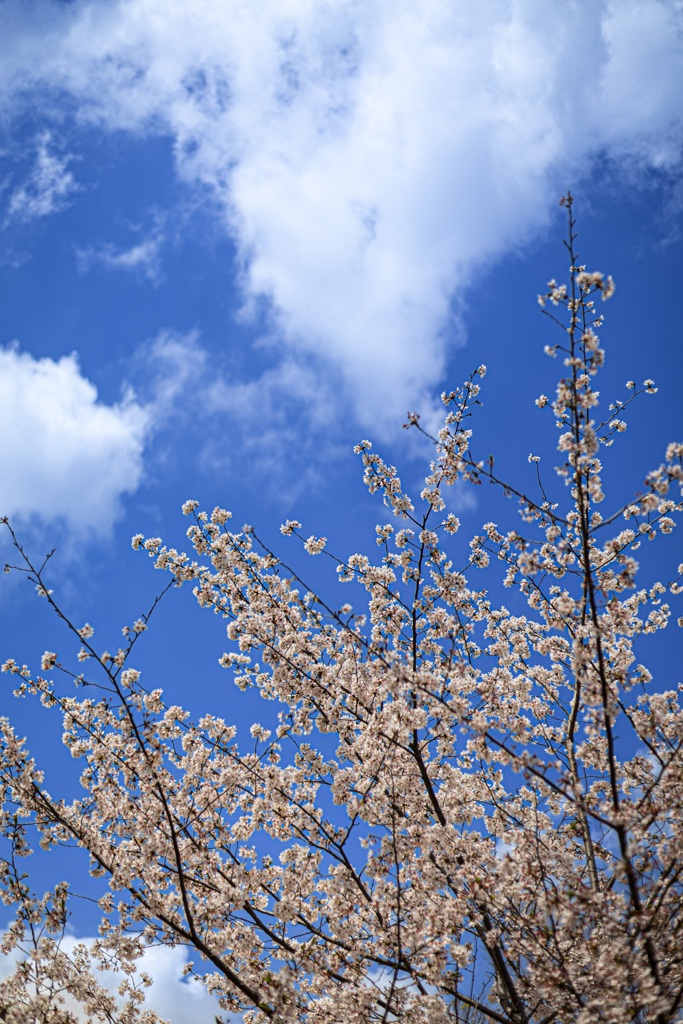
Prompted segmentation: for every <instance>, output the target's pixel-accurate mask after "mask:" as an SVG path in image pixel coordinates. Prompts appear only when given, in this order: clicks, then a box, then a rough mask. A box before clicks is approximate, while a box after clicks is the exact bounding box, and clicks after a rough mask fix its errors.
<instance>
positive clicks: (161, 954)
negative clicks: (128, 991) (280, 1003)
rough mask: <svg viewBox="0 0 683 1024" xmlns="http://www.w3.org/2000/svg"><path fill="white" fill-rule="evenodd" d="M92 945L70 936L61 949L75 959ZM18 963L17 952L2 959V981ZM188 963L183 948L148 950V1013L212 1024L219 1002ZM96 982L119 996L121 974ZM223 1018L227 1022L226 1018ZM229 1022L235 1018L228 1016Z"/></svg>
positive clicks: (102, 975) (175, 1021)
mask: <svg viewBox="0 0 683 1024" xmlns="http://www.w3.org/2000/svg"><path fill="white" fill-rule="evenodd" d="M92 942H93V940H92V939H89V938H82V939H76V938H74V937H72V936H67V937H65V938H64V939H63V940H62V943H61V948H62V950H63V951H64V952H65V953H66V954H67V955H69V956H71V955H72V953H73V949H74V947H75V946H76V944H77V943H84V944H85V945H87V946H90V945H91V944H92ZM18 959H19V957H18V954H17V952H16V951H15V952H13V953H12V954H11V956H10V957H4V958H3V959H2V961H1V962H0V980H2V978H6V977H8V976H9V975H10V974H11V973H12V972H13V970H14V967H15V964H16V962H17V960H18ZM187 961H188V956H187V951H186V950H185V949H183V948H181V947H176V948H174V949H171V948H168V947H166V946H153V947H149V948H148V949H146V950H145V952H144V953H143V955H142V957H141V958H140V960H139V961H138V965H137V966H138V972H145V973H147V974H148V975H149V976H150V977H151V979H152V985H151V986H150V987H149V988H148V989H146V991H145V1001H144V1009H147V1010H153V1011H154V1012H155V1013H157V1014H159V1016H160V1017H163V1018H164V1019H165V1020H168V1021H170V1022H171V1024H196V1022H197V1021H203V1022H206V1024H208V1022H210V1021H213V1020H214V1018H215V1017H216V1015H217V1014H220V1013H221V1011H220V1006H219V1003H218V999H217V998H216V997H215V996H213V995H211V994H210V993H209V992H207V990H206V989H205V988H204V986H203V985H201V984H200V983H199V982H197V981H195V980H194V979H188V978H186V977H184V976H183V968H184V967H185V964H186V963H187ZM96 978H97V980H98V981H99V983H100V984H101V985H102V986H103V987H104V988H105V989H108V990H109V991H110V992H111V993H112V994H114V995H116V993H117V988H118V985H119V984H120V982H121V975H120V974H116V973H114V972H113V971H97V972H96ZM67 1006H68V1008H69V1009H71V1010H72V1011H73V1012H74V1013H75V1014H76V1020H78V1021H85V1020H86V1014H85V1013H84V1012H83V1011H82V1009H80V1008H79V1007H78V1006H77V1004H76V1003H74V1002H73V1001H72V1000H67ZM221 1016H223V1017H224V1018H225V1015H224V1014H222V1015H221ZM226 1019H228V1020H232V1019H235V1018H234V1017H233V1015H232V1014H228V1015H227V1018H226Z"/></svg>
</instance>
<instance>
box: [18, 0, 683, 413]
mask: <svg viewBox="0 0 683 1024" xmlns="http://www.w3.org/2000/svg"><path fill="white" fill-rule="evenodd" d="M23 2H24V0H10V2H6V3H4V4H2V5H1V6H0V29H4V38H5V48H6V50H7V54H6V59H5V62H4V70H3V71H2V72H0V74H1V75H2V76H3V81H0V85H2V86H3V88H2V89H1V90H0V92H3V93H4V94H5V95H6V96H8V97H10V98H11V97H12V96H14V95H16V91H17V90H18V89H19V88H21V89H23V90H24V91H25V90H26V87H27V84H29V85H30V84H31V83H33V84H34V85H35V86H36V87H41V88H43V90H44V88H45V86H48V87H53V88H55V89H60V90H66V91H67V92H68V93H70V94H71V95H72V96H73V97H74V99H75V101H76V106H77V110H78V116H79V118H80V119H81V120H82V121H83V122H86V123H88V124H96V125H98V126H101V127H102V128H103V129H105V130H114V129H124V130H129V131H132V132H138V133H145V132H154V133H170V134H171V136H172V137H173V139H174V141H175V153H176V166H177V170H178V173H179V174H180V175H181V176H182V177H183V178H184V179H185V180H186V181H188V182H191V183H192V182H194V183H196V184H198V185H199V186H201V187H202V188H203V189H205V188H206V187H207V186H208V187H209V189H210V190H211V191H212V193H213V195H214V196H215V197H216V198H217V199H218V201H219V204H222V210H223V216H224V222H225V226H226V228H227V230H229V231H230V232H231V234H232V235H233V237H234V238H235V240H236V242H237V245H238V247H239V252H240V259H241V265H242V276H241V283H242V286H243V289H244V294H245V299H246V301H247V304H248V303H249V302H250V301H251V302H253V303H256V304H262V303H265V306H266V308H267V309H269V310H270V313H271V315H272V323H273V329H274V331H275V332H277V334H278V335H279V337H280V338H281V340H282V342H283V343H284V344H286V346H287V348H288V349H289V351H290V352H291V353H292V356H291V358H293V359H295V360H296V361H298V362H299V363H305V361H306V359H307V358H308V357H309V356H311V355H313V356H314V357H315V358H316V359H318V358H323V359H324V360H327V361H328V364H329V365H331V366H332V367H333V368H334V369H335V371H337V372H341V379H342V381H343V382H344V383H345V385H346V388H347V391H348V394H349V396H350V397H351V399H352V401H353V403H354V405H355V409H356V412H357V413H358V415H359V416H360V417H361V419H362V420H365V421H371V422H372V423H373V424H374V425H375V427H378V426H379V425H381V423H382V422H383V421H384V422H387V421H388V422H391V423H392V424H395V422H396V419H397V417H400V416H402V415H404V414H405V411H406V409H407V408H414V407H417V406H420V407H422V408H425V406H426V404H427V403H428V398H427V396H428V395H429V394H430V393H431V391H432V389H433V388H434V386H435V385H437V384H438V383H439V379H440V375H441V373H442V370H443V367H444V360H445V352H446V348H447V346H448V345H449V344H454V343H457V341H458V337H459V334H460V332H459V330H458V326H457V320H454V318H453V314H454V310H455V311H456V312H457V303H458V299H459V298H460V297H461V296H462V295H463V292H464V289H465V288H466V286H467V282H468V281H469V280H471V278H472V276H473V275H474V274H476V273H477V272H479V271H480V270H481V268H483V267H485V266H486V264H487V263H488V262H489V261H491V260H494V259H496V258H499V257H500V256H501V255H503V254H504V253H505V252H507V251H509V250H510V249H512V248H515V247H517V246H519V245H520V244H521V243H522V242H524V240H525V239H528V238H529V237H530V236H531V234H532V233H533V232H534V231H537V230H539V229H540V228H541V227H542V226H543V225H544V224H545V222H546V220H547V218H548V215H549V211H550V210H551V209H552V208H553V207H554V206H555V204H556V202H557V197H558V194H559V192H560V190H564V189H565V188H566V186H567V184H568V183H576V182H577V181H578V180H580V179H581V177H582V176H585V175H586V174H587V173H588V172H589V171H590V167H591V163H592V161H593V160H594V159H595V158H596V157H597V156H598V155H604V154H607V155H608V156H611V157H617V158H619V161H621V162H623V163H624V165H625V166H627V167H628V169H629V172H630V173H633V172H634V169H637V168H643V167H655V168H667V169H673V168H678V167H679V164H680V156H681V141H682V138H683V121H682V116H681V106H680V96H681V95H683V41H682V40H683V12H682V10H681V6H680V4H679V3H677V2H675V0H576V2H574V3H572V4H565V5H563V6H562V7H561V8H557V9H556V10H553V13H552V16H549V15H548V5H547V0H525V3H512V2H506V0H480V3H478V4H477V5H462V4H457V5H456V4H443V3H441V2H440V0H426V2H424V3H420V4H414V3H409V2H408V0H397V2H396V3H392V4H386V3H384V2H382V0H368V2H367V3H364V4H362V5H359V4H355V3H352V2H348V3H342V2H340V3H335V4H320V3H319V2H317V0H285V2H283V0H263V2H262V3H259V4H253V3H251V2H246V0H243V2H235V3H232V4H230V5H221V4H216V3H214V2H213V0H195V2H194V3H193V4H192V5H182V4H176V5H169V4H168V3H167V2H165V0H118V2H112V0H106V2H105V0H92V2H88V3H86V2H83V3H77V4H71V5H64V6H62V7H61V9H60V10H57V9H56V5H54V4H47V3H41V2H39V0H34V3H33V4H31V5H29V7H30V13H29V14H26V15H25V16H22V14H21V10H22V3H23ZM37 10H41V11H42V10H44V12H45V18H37V17H36V11H37ZM3 23H4V24H3ZM38 24H39V25H40V31H38V29H37V27H36V26H37V25H38ZM9 102H12V100H11V99H10V100H9ZM283 347H284V346H283Z"/></svg>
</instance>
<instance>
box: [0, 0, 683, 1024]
mask: <svg viewBox="0 0 683 1024" xmlns="http://www.w3.org/2000/svg"><path fill="white" fill-rule="evenodd" d="M549 12H550V5H548V3H547V0H546V2H541V0H522V2H517V3H514V2H511V0H508V2H504V0H480V3H478V4H477V5H469V4H468V5H465V4H455V3H454V4H451V5H449V4H442V3H439V2H436V0H433V2H432V0H425V2H423V3H420V4H409V3H403V2H392V3H387V2H379V0H377V2H372V0H368V2H366V3H355V2H343V0H338V2H334V3H332V2H330V3H320V2H312V0H309V2H306V0H279V2H270V0H263V2H261V3H259V4H253V3H243V2H238V0H233V2H228V0H225V2H223V3H216V2H214V0H194V2H193V3H192V4H183V3H172V2H171V3H169V2H168V0H125V2H124V0H91V2H85V0H71V2H57V0H3V2H2V3H0V48H1V49H2V59H1V60H0V133H1V137H0V161H1V163H2V167H1V168H0V224H1V225H2V236H1V239H0V287H1V289H2V308H1V313H0V430H1V431H2V444H1V445H0V514H3V515H10V517H11V520H12V522H13V524H14V525H15V527H16V528H17V530H18V531H19V533H20V535H21V537H22V538H23V539H24V540H25V542H26V545H27V547H28V548H29V549H30V551H31V552H32V553H34V554H36V555H37V554H38V553H40V552H44V551H46V550H49V549H51V548H53V547H55V546H56V547H57V554H56V555H55V557H54V560H53V570H52V572H53V582H54V586H55V589H56V591H57V592H58V596H59V597H60V599H61V600H62V601H63V602H64V604H65V606H67V608H68V610H69V612H70V613H71V614H72V615H73V616H74V618H75V619H76V620H78V621H81V620H83V621H85V620H86V619H87V620H88V621H90V622H92V623H93V624H94V625H95V626H96V627H97V630H98V634H97V635H98V636H101V637H102V640H103V646H107V644H109V645H110V646H111V644H112V643H114V642H115V640H114V639H113V638H114V637H116V635H117V633H118V630H119V629H120V626H121V625H122V624H123V623H125V622H130V621H132V620H133V619H134V618H136V617H137V616H138V615H139V614H140V612H142V611H144V610H145V609H146V607H147V605H148V604H149V603H150V601H151V599H152V598H153V596H154V594H155V593H156V590H157V589H158V588H159V586H160V581H159V580H158V579H155V577H154V573H153V572H152V570H151V567H150V566H149V565H148V564H146V563H145V561H144V559H143V558H141V556H140V555H139V554H138V555H136V554H135V553H134V552H132V551H131V549H130V537H131V536H132V534H134V533H137V532H143V533H145V534H161V535H162V536H164V537H165V538H168V539H169V541H170V542H172V543H174V544H177V545H180V544H181V543H182V539H183V535H184V529H185V526H186V525H187V523H186V520H183V518H182V516H181V515H180V505H181V503H182V502H183V501H184V500H185V499H186V498H197V499H198V500H199V501H200V503H201V504H202V506H206V507H207V508H209V509H211V508H213V507H214V505H216V504H220V505H223V506H226V507H229V508H231V509H232V510H233V511H234V513H235V518H236V521H237V522H238V523H242V522H245V521H248V522H252V523H255V524H256V525H257V526H258V528H259V530H260V531H261V532H262V533H263V534H264V535H265V536H266V537H267V538H269V539H270V540H272V541H273V542H277V538H278V537H279V534H278V526H279V524H280V523H281V522H282V521H284V520H285V519H286V518H288V517H293V516H296V517H297V518H299V519H301V520H302V521H303V522H304V526H305V528H306V530H307V531H308V532H310V533H316V534H321V533H322V534H325V535H326V536H328V537H329V538H330V541H331V544H332V546H334V548H335V549H336V550H337V551H339V552H340V553H348V552H350V551H352V550H354V551H355V550H369V549H370V548H371V545H372V543H373V541H372V536H373V526H374V523H375V522H377V521H379V520H383V518H384V516H383V513H382V511H381V510H380V509H378V508H377V507H376V505H375V503H373V502H372V501H371V499H370V498H369V497H368V495H367V494H366V493H365V491H364V489H363V486H362V482H361V473H360V471H359V465H358V459H357V458H356V457H354V456H353V454H352V447H353V445H354V444H355V443H356V442H357V441H358V440H360V439H361V438H362V437H366V436H367V437H370V438H371V439H373V440H374V441H377V442H378V444H379V445H380V446H381V448H382V450H383V452H384V453H386V455H387V457H388V458H390V459H391V460H392V461H398V462H400V463H401V465H402V466H403V467H404V473H403V475H404V477H405V479H406V481H408V482H412V483H413V484H417V483H418V481H419V479H420V473H421V471H422V466H423V460H424V456H425V451H424V449H422V448H421V447H420V445H419V444H418V443H417V441H416V439H415V437H414V436H413V435H410V434H408V432H406V431H403V430H401V424H402V423H403V421H404V419H405V414H406V411H407V410H408V409H411V410H412V409H416V410H419V411H421V412H422V415H423V420H424V422H427V423H435V422H436V418H437V416H438V404H439V403H438V395H439V393H440V392H441V390H443V389H444V388H448V389H450V388H451V387H453V386H455V385H456V384H457V383H459V382H460V381H461V380H462V379H464V378H465V377H466V376H467V375H468V374H469V372H470V370H471V369H473V368H474V367H476V366H478V365H479V364H480V363H482V362H484V363H486V364H487V365H488V367H489V374H488V376H487V378H486V381H485V386H484V391H483V396H482V397H483V401H484V403H485V404H484V408H483V409H482V410H480V415H479V420H478V423H475V428H477V429H478V431H479V438H480V441H479V442H478V444H479V449H478V450H479V451H481V453H482V454H483V455H485V454H488V452H489V451H492V452H495V453H496V458H497V465H499V466H501V467H502V468H504V469H505V470H506V471H508V470H509V475H510V476H511V477H513V478H514V479H515V480H517V481H520V482H521V483H522V484H524V483H525V482H527V481H528V482H529V483H531V480H532V476H531V467H529V466H528V463H527V461H526V459H527V455H528V454H529V452H530V451H531V450H534V451H539V452H540V451H542V452H543V454H544V455H545V454H547V455H548V457H549V458H550V456H551V452H552V446H553V443H554V438H553V432H552V429H550V428H549V426H548V425H549V424H550V419H549V418H546V419H545V420H543V421H542V422H541V417H540V414H539V412H538V410H537V409H536V408H535V407H534V405H533V399H534V398H535V397H536V396H537V395H538V394H539V393H541V392H546V393H548V394H551V393H552V387H553V381H554V379H555V372H556V371H558V370H559V367H557V365H556V364H552V363H550V361H549V360H547V359H545V358H544V357H543V355H542V349H543V346H544V345H545V344H547V343H548V342H552V341H553V340H554V338H553V335H552V332H551V330H550V325H549V323H548V322H547V320H545V319H544V318H543V317H542V316H541V314H540V313H539V310H538V307H537V305H536V294H537V293H538V292H540V291H542V290H543V289H544V287H545V283H546V281H547V280H548V279H549V278H550V277H557V278H558V279H560V280H562V279H564V276H565V272H566V260H565V258H564V253H563V250H562V246H561V238H562V235H563V229H564V220H563V216H562V212H561V211H560V210H559V208H558V198H559V196H560V195H561V194H562V193H563V192H565V191H566V190H567V188H568V187H569V188H571V189H572V191H573V192H574V193H575V195H576V197H577V207H576V211H577V215H578V218H579V228H580V232H581V235H580V241H579V249H580V252H581V253H582V256H583V257H584V259H585V261H586V262H587V263H588V264H589V268H590V269H600V270H603V271H604V272H606V273H611V274H612V275H613V276H614V277H615V279H616V282H617V294H616V297H615V298H614V300H613V301H612V302H611V303H610V305H609V306H608V307H606V310H605V312H606V314H607V324H606V328H605V332H604V340H605V345H606V348H607V369H606V371H605V375H604V380H603V385H602V386H603V390H604V393H605V395H609V396H610V400H611V399H612V398H613V397H621V396H622V395H623V393H624V387H623V386H624V383H625V381H626V380H627V379H635V380H638V381H641V380H642V379H643V378H645V377H653V378H654V379H655V381H656V382H657V384H658V385H659V387H660V391H659V393H658V395H657V396H656V398H655V399H650V400H648V401H647V402H644V403H642V405H641V406H640V407H639V408H637V409H636V411H635V412H634V414H633V416H632V417H631V420H630V426H629V433H628V437H627V442H628V443H626V442H625V443H624V444H623V445H622V447H621V448H620V449H619V450H618V451H617V449H614V456H613V459H612V462H611V463H610V466H609V468H608V481H610V482H613V483H614V484H615V485H616V486H619V487H621V486H623V487H624V488H627V487H637V485H638V482H639V480H640V479H642V477H643V476H644V473H645V472H646V471H647V469H649V468H651V467H652V466H654V465H655V464H657V463H658V462H659V460H660V458H661V455H662V453H663V448H664V445H665V443H666V442H667V441H668V440H673V439H679V438H680V437H681V434H682V429H681V428H682V426H683V424H682V423H681V412H680V398H679V389H680V381H681V379H683V356H682V355H681V352H682V346H681V340H682V339H681V328H680V291H681V289H680V275H681V270H682V269H683V259H682V258H681V256H682V248H683V237H682V234H681V225H682V223H683V181H682V178H681V166H682V165H681V144H682V142H683V109H682V107H681V96H682V95H683V7H682V5H681V3H680V2H679V0H619V2H613V3H610V2H604V0H603V2H591V3H588V2H584V0H577V2H575V3H572V4H564V5H561V6H559V5H558V6H557V7H556V8H554V9H553V11H552V14H550V13H549ZM475 448H476V445H475ZM453 506H454V507H457V508H458V510H459V514H460V515H461V518H463V521H464V525H465V527H468V529H466V530H465V531H463V532H464V533H467V534H472V533H474V532H476V530H477V528H478V526H479V525H480V524H481V523H482V522H484V521H486V520H489V519H500V520H501V521H503V517H504V516H505V515H507V518H508V522H509V521H510V519H511V518H512V513H511V512H510V511H509V510H508V511H506V510H505V509H503V508H501V505H500V502H499V500H498V499H497V498H496V497H495V496H494V495H492V494H490V493H477V494H476V495H474V494H471V493H469V492H462V491H461V492H458V493H456V494H454V495H453ZM676 543H678V542H677V540H672V544H673V545H675V544H676ZM0 544H4V545H5V546H4V547H0V557H2V559H3V561H4V560H6V559H7V558H9V551H8V548H7V546H6V540H5V539H2V540H0ZM679 560H680V559H679ZM313 569H314V570H315V573H316V574H317V573H322V570H321V569H320V568H319V567H318V565H317V563H316V565H315V566H313ZM316 585H317V584H316ZM36 604H37V602H36V601H35V599H34V595H33V594H32V593H31V592H30V590H29V588H27V587H25V586H24V587H22V586H21V581H20V580H19V579H17V578H16V577H15V576H9V577H5V578H4V579H3V587H2V590H0V614H1V616H2V623H3V626H2V650H1V651H0V654H1V655H2V659H3V660H4V658H5V657H8V656H12V657H15V658H16V659H17V660H27V661H30V662H33V663H34V664H35V663H36V661H37V659H38V658H39V655H40V653H42V651H43V650H44V649H45V648H50V649H56V650H59V649H60V643H59V639H58V638H59V636H60V634H59V631H58V630H57V628H56V626H55V624H54V623H52V622H51V621H50V620H49V619H48V618H46V616H45V614H44V613H45V609H44V608H42V607H36ZM222 636H223V633H222V628H221V626H220V623H217V622H216V620H214V619H212V618H211V617H209V616H206V615H205V614H202V613H200V612H199V611H198V610H196V609H194V608H193V606H192V599H191V595H189V594H178V595H173V599H171V600H169V601H167V602H166V603H165V604H164V606H163V608H162V609H161V610H160V612H159V616H158V622H157V631H156V633H155V632H154V631H152V635H151V636H150V637H149V642H148V646H147V648H146V652H147V653H145V654H144V655H143V657H144V658H145V660H146V670H147V671H149V672H150V673H154V685H163V686H164V687H165V688H166V689H167V690H169V691H170V692H171V693H172V694H173V695H174V700H178V701H179V702H184V703H187V704H190V705H191V706H194V707H196V708H197V709H198V710H201V709H202V708H204V707H206V706H207V705H208V704H210V706H211V710H213V711H215V712H216V713H222V714H228V711H227V710H226V708H227V707H228V706H229V708H230V713H231V714H235V715H237V716H238V717H241V718H242V719H244V720H245V721H246V720H248V719H249V718H250V716H251V715H252V713H253V707H252V706H250V705H249V703H248V701H245V703H243V704H240V705H239V706H237V704H236V702H235V699H234V696H233V694H232V693H228V692H227V689H226V686H227V684H226V682H225V679H226V677H225V674H221V672H220V670H219V669H218V667H217V659H218V657H219V655H220V653H221V652H222V649H223V640H222ZM171 638H172V639H171ZM145 639H147V638H145ZM62 646H63V645H62ZM8 702H9V697H8V696H7V695H4V696H3V695H0V703H1V704H2V708H3V712H2V713H6V712H5V710H4V709H5V707H6V705H7V704H8ZM12 713H13V714H14V713H15V711H14V709H13V711H12ZM18 713H19V715H22V714H24V715H26V714H27V712H26V711H22V710H21V709H19V710H18ZM26 728H27V730H28V731H29V733H31V731H32V730H33V732H34V733H35V735H36V736H38V737H40V738H41V739H42V737H43V732H42V729H43V727H42V725H41V724H39V723H37V722H36V721H34V720H31V721H28V720H27V722H26ZM45 735H47V733H46V734H45ZM49 756H51V757H53V759H54V760H53V764H54V765H55V766H56V767H55V769H54V770H55V772H56V773H57V774H59V772H60V771H61V768H60V767H59V766H60V765H61V762H60V761H59V757H58V755H57V754H56V753H55V752H52V753H51V754H50V755H49ZM164 969H165V968H164ZM169 969H170V968H169ZM159 970H162V968H159ZM177 1020H180V1018H177Z"/></svg>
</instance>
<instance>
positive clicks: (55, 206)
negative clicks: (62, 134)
mask: <svg viewBox="0 0 683 1024" xmlns="http://www.w3.org/2000/svg"><path fill="white" fill-rule="evenodd" d="M51 141H52V139H51V136H50V133H49V132H43V133H42V134H41V135H40V136H39V137H38V141H37V154H36V159H35V162H34V164H33V167H32V169H31V172H30V174H29V175H28V177H27V178H26V180H25V181H24V182H23V183H22V184H21V185H18V186H17V187H16V188H14V189H13V190H12V192H11V193H10V196H9V201H8V203H7V212H6V215H5V223H6V224H8V223H9V222H10V221H12V220H20V221H22V220H23V221H27V220H34V219H35V218H37V217H47V216H48V215H49V214H51V213H61V212H62V211H63V210H66V209H68V207H69V206H71V197H72V196H73V194H74V193H75V192H78V191H80V187H81V186H80V185H79V184H78V182H77V181H76V178H75V177H74V175H73V173H72V172H71V171H70V170H68V166H69V163H70V162H71V160H72V159H73V157H72V156H70V155H67V156H58V155H57V153H54V152H51V150H50V144H51Z"/></svg>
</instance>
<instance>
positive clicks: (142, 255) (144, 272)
mask: <svg viewBox="0 0 683 1024" xmlns="http://www.w3.org/2000/svg"><path fill="white" fill-rule="evenodd" d="M155 219H156V223H155V225H154V226H153V227H152V228H151V230H150V231H148V232H147V234H146V235H145V237H143V238H142V239H141V240H140V241H138V242H135V243H134V244H133V245H130V246H128V247H127V248H126V247H123V246H117V245H114V244H113V243H112V242H102V243H100V244H98V245H92V246H88V247H87V248H82V249H78V250H77V253H76V258H77V260H78V266H79V269H80V270H82V271H87V270H90V268H91V267H93V266H97V265H99V266H102V267H104V268H105V269H107V270H123V271H129V272H130V273H133V274H137V275H139V276H141V277H144V278H147V280H148V281H150V282H151V283H152V284H160V283H161V281H163V278H164V274H163V270H162V266H161V249H162V247H163V245H164V243H165V241H166V238H165V235H164V231H163V224H162V220H163V218H160V217H158V216H157V217H156V218H155Z"/></svg>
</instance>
